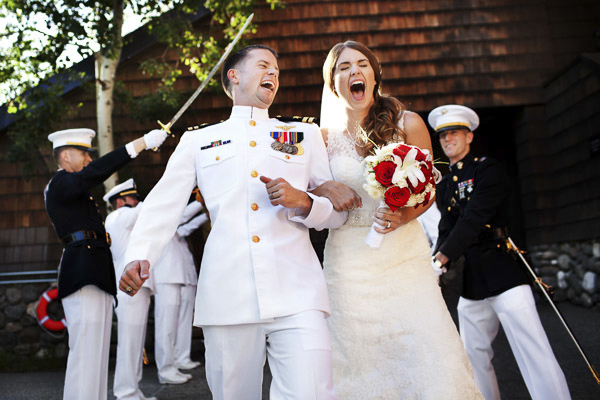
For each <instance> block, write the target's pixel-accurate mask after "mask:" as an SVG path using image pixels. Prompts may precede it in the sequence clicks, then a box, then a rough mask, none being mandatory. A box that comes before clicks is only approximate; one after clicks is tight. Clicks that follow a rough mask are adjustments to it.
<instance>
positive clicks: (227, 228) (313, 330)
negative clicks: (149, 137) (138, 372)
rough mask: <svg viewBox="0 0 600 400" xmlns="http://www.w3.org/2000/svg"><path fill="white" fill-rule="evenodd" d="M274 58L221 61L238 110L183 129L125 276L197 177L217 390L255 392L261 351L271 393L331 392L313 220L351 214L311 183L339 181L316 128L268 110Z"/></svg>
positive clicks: (202, 307) (135, 276)
mask: <svg viewBox="0 0 600 400" xmlns="http://www.w3.org/2000/svg"><path fill="white" fill-rule="evenodd" d="M277 57H278V56H277V53H276V52H275V51H274V50H273V49H271V48H269V47H266V46H262V45H255V46H250V47H246V48H244V49H242V50H240V51H239V52H237V53H235V54H233V55H232V56H230V57H229V59H228V60H227V61H226V62H225V64H224V66H223V71H222V82H223V88H224V90H225V92H226V94H227V95H228V96H229V97H230V98H231V99H232V100H233V109H232V112H231V117H230V118H229V119H228V120H226V121H225V122H222V123H219V124H216V125H211V126H208V127H205V128H203V129H199V130H195V131H190V132H187V133H186V134H184V135H183V136H182V138H181V143H180V144H179V145H178V146H177V148H176V150H175V152H174V153H173V155H172V156H171V158H170V160H169V162H168V164H167V168H166V170H165V173H164V175H163V177H162V178H161V180H160V181H159V182H158V183H157V185H156V186H155V187H154V189H153V190H152V192H150V194H149V195H148V197H147V198H146V200H145V202H144V207H143V210H142V212H141V214H140V216H139V218H138V220H137V223H136V225H135V227H134V229H133V232H132V235H131V240H130V242H129V247H128V250H127V253H126V257H125V262H128V261H129V263H128V264H127V266H126V268H125V271H124V273H123V275H122V277H121V281H120V289H121V290H123V291H125V292H128V293H129V294H131V295H134V294H135V293H136V292H137V291H138V290H139V288H140V287H141V285H142V283H143V282H144V280H145V279H147V277H148V270H149V268H150V267H151V266H153V265H154V264H155V262H156V260H157V259H158V256H159V255H160V253H161V251H162V248H163V246H164V245H163V244H164V243H166V242H167V241H168V239H169V238H170V237H171V236H173V234H174V232H175V229H176V228H177V224H178V221H179V219H180V216H181V214H182V212H183V209H184V207H185V205H186V200H187V199H188V198H189V195H190V193H191V191H192V189H193V188H194V187H195V186H196V183H197V185H198V187H199V188H200V191H201V193H202V195H203V196H204V199H205V201H206V207H207V208H208V210H209V212H210V215H211V220H212V223H213V226H212V229H211V233H210V235H209V237H208V240H207V242H206V247H205V251H204V256H203V259H202V266H201V270H200V277H199V281H198V290H197V294H196V309H195V315H194V325H197V326H201V327H202V329H203V332H204V338H205V346H206V375H207V380H208V384H209V386H210V389H211V392H212V394H213V398H214V399H231V400H237V399H257V400H258V399H260V398H261V396H262V373H263V366H264V363H265V357H268V359H269V366H270V368H271V373H272V375H273V380H272V383H271V392H270V393H271V398H272V399H283V398H285V399H298V400H300V399H302V400H305V399H335V398H336V395H335V392H334V389H333V384H332V380H331V349H330V344H329V335H328V331H327V323H326V321H325V318H326V316H327V315H328V314H329V301H328V298H327V290H326V286H325V280H324V278H323V274H322V270H321V267H320V265H319V260H318V259H317V256H316V255H315V253H314V251H313V250H312V247H311V244H310V241H309V235H308V228H317V229H324V228H336V227H339V226H341V225H342V224H343V222H344V221H345V218H346V214H345V213H343V212H337V211H335V210H334V209H333V206H332V203H331V202H330V201H329V200H328V199H326V198H323V197H318V196H315V195H313V194H311V193H308V192H307V191H308V190H310V189H312V188H315V187H316V186H318V185H320V184H321V183H323V182H325V181H327V180H331V179H332V176H331V172H330V170H329V163H328V160H327V153H326V150H325V146H324V143H323V139H322V138H321V135H320V132H319V129H318V127H317V126H316V125H313V124H306V123H296V122H294V123H283V122H281V121H279V120H277V119H272V118H269V115H268V108H269V106H270V105H271V103H272V102H273V99H274V98H275V94H276V93H277V89H278V88H279V68H278V64H277Z"/></svg>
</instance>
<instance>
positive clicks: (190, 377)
mask: <svg viewBox="0 0 600 400" xmlns="http://www.w3.org/2000/svg"><path fill="white" fill-rule="evenodd" d="M177 373H178V374H179V375H181V376H183V377H185V378H186V379H187V380H188V381H189V380H190V379H192V375H190V374H184V373H183V372H179V371H177Z"/></svg>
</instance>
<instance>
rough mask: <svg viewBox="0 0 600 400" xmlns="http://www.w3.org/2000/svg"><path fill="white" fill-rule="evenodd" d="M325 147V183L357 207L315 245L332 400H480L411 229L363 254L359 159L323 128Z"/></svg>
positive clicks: (368, 216)
mask: <svg viewBox="0 0 600 400" xmlns="http://www.w3.org/2000/svg"><path fill="white" fill-rule="evenodd" d="M401 123H402V121H401ZM327 143H328V145H327V152H328V154H329V163H330V166H331V171H332V173H333V177H334V179H335V180H336V181H338V182H341V183H344V184H346V185H348V186H350V187H351V188H353V189H354V190H356V191H357V192H358V194H359V195H360V196H361V198H362V202H363V207H362V208H360V209H356V210H354V211H351V212H350V214H349V216H348V220H347V221H346V223H345V225H343V226H342V227H341V228H339V229H336V230H331V231H330V232H329V238H328V239H327V244H326V245H325V255H324V257H325V259H324V273H325V277H326V279H327V287H328V291H329V300H330V303H331V317H330V318H329V330H330V335H331V345H332V355H333V380H334V385H335V389H336V392H337V394H338V398H339V400H350V399H356V400H367V399H394V400H398V399H402V400H412V399H431V400H440V399H444V400H451V399H455V400H468V399H482V398H483V397H482V396H481V394H480V392H479V390H478V389H477V387H476V385H475V382H474V380H473V373H472V370H471V366H470V364H469V361H468V359H467V355H466V353H465V350H464V348H463V344H462V342H461V340H460V337H459V335H458V332H457V330H456V327H455V325H454V323H453V321H452V319H451V317H450V314H449V313H448V310H447V308H446V305H445V303H444V300H443V298H442V295H441V292H440V288H439V286H438V284H437V280H436V277H435V275H434V273H433V269H432V268H431V262H430V255H429V254H430V248H429V245H428V242H427V238H426V237H425V233H424V232H423V230H422V228H421V226H420V225H419V222H418V221H417V220H413V221H411V222H410V223H408V224H406V225H404V226H402V227H400V228H399V229H396V230H394V231H393V232H391V233H389V234H386V235H385V239H384V242H383V245H382V246H381V248H380V249H378V250H373V249H371V248H370V247H368V246H367V245H366V244H365V238H366V236H367V233H368V232H369V228H370V226H371V225H372V223H373V219H372V216H373V212H374V211H375V210H376V209H377V207H378V206H379V200H373V199H372V198H371V197H369V195H368V194H367V193H366V191H365V190H364V189H363V188H362V185H363V183H364V182H365V178H364V177H363V172H362V167H361V161H362V157H360V156H359V155H358V154H357V153H356V151H355V147H354V143H353V142H352V141H351V139H350V138H349V137H348V136H347V135H345V134H344V133H343V131H342V130H335V129H334V130H331V129H330V131H329V133H328V138H327Z"/></svg>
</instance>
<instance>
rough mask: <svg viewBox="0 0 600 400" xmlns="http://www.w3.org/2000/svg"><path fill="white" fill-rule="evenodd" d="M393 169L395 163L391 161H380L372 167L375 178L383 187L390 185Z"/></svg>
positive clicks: (394, 168)
mask: <svg viewBox="0 0 600 400" xmlns="http://www.w3.org/2000/svg"><path fill="white" fill-rule="evenodd" d="M395 170H396V164H394V163H393V162H392V161H382V162H380V163H379V164H377V165H376V166H375V167H374V168H373V171H375V179H377V182H379V183H381V184H382V185H383V186H385V187H390V186H392V177H393V176H394V171H395Z"/></svg>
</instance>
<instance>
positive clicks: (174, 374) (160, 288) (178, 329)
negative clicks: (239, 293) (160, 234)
mask: <svg viewBox="0 0 600 400" xmlns="http://www.w3.org/2000/svg"><path fill="white" fill-rule="evenodd" d="M188 197H189V196H188ZM202 209H203V206H202V203H200V202H198V201H192V202H191V203H189V204H188V205H187V206H186V208H185V210H184V212H183V215H182V218H181V222H182V223H181V225H179V227H178V228H177V232H176V233H175V235H174V236H173V237H172V238H171V240H170V241H169V243H168V244H167V246H166V247H165V249H164V250H163V252H162V255H161V256H160V258H159V260H158V261H157V262H156V265H155V267H154V268H153V270H152V272H153V278H154V283H155V292H154V320H155V321H156V323H155V324H154V332H155V334H154V339H155V346H154V356H155V358H156V366H157V369H158V379H159V382H160V383H163V384H164V383H170V384H178V383H185V382H187V381H188V380H189V379H191V377H192V376H191V375H189V374H184V373H181V372H180V371H179V370H178V369H179V368H181V369H192V368H195V367H197V366H198V365H199V363H196V362H194V361H192V360H191V359H190V349H191V344H192V343H191V342H192V320H193V310H194V303H193V299H194V296H195V294H196V285H197V283H198V276H197V273H196V267H195V265H194V259H193V256H192V253H191V252H190V250H189V247H188V245H187V242H186V241H185V237H186V236H188V235H189V234H191V233H192V232H193V231H195V230H196V229H197V228H198V227H199V226H200V225H202V224H203V223H204V222H206V221H207V220H208V218H207V216H206V214H200V215H198V216H195V215H196V214H197V213H198V212H200V211H201V210H202Z"/></svg>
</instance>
